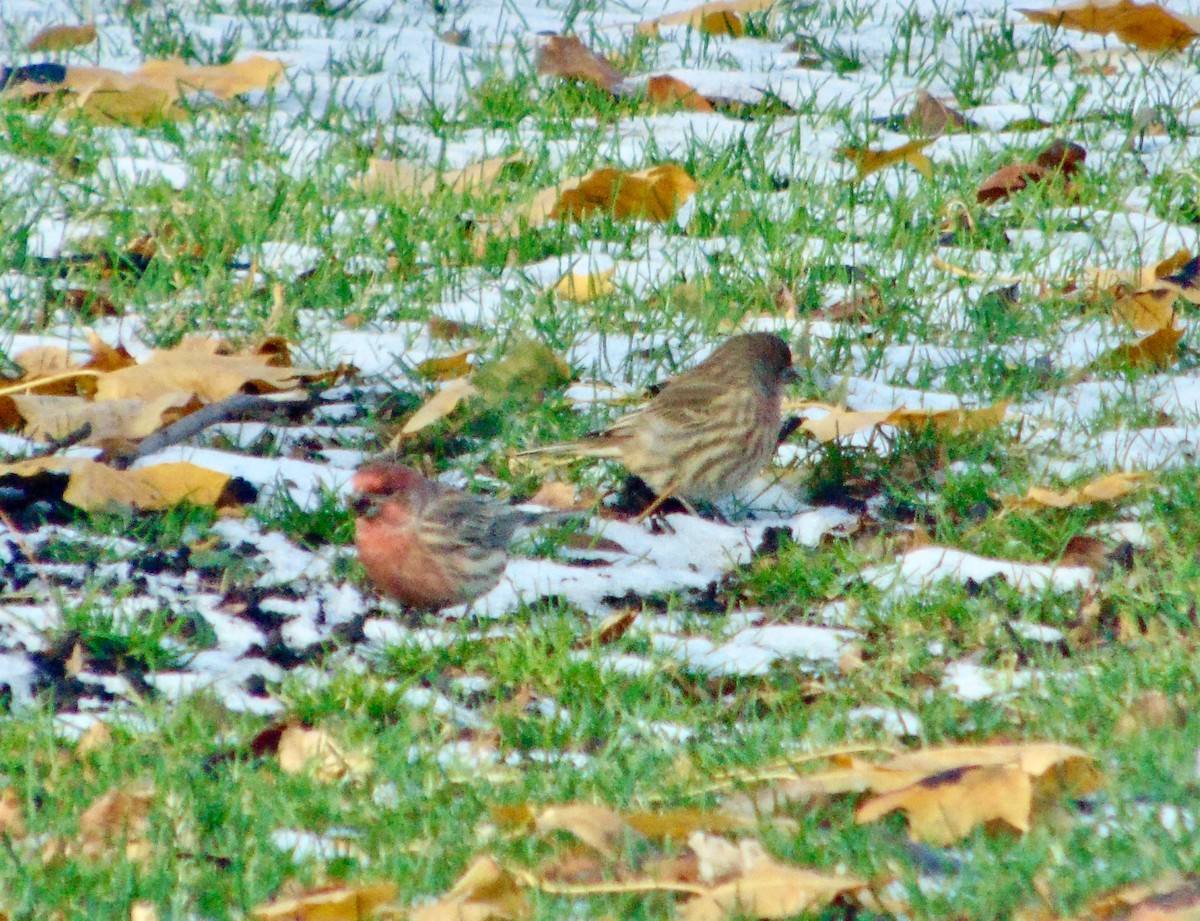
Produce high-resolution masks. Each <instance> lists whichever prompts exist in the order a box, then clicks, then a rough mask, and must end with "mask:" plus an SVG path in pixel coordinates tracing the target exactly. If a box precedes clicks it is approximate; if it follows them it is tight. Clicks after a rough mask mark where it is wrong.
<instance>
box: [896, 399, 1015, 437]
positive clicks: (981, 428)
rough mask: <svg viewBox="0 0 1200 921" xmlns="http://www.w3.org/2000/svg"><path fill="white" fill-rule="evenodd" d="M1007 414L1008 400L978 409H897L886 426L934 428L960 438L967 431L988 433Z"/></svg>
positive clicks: (941, 432)
mask: <svg viewBox="0 0 1200 921" xmlns="http://www.w3.org/2000/svg"><path fill="white" fill-rule="evenodd" d="M1007 414H1008V401H1007V400H1003V401H1001V402H999V403H995V404H993V405H992V406H982V407H980V408H979V409H898V410H896V411H895V412H894V413H893V414H892V417H891V418H890V419H888V420H887V423H886V424H887V425H894V426H896V427H897V428H906V429H909V430H918V431H919V430H921V429H924V428H928V427H932V428H934V429H935V430H936V431H937V432H938V433H940V434H942V435H961V434H963V433H964V432H987V431H990V430H992V429H994V428H996V426H998V425H999V424H1000V423H1001V422H1003V421H1004V417H1005V416H1006V415H1007Z"/></svg>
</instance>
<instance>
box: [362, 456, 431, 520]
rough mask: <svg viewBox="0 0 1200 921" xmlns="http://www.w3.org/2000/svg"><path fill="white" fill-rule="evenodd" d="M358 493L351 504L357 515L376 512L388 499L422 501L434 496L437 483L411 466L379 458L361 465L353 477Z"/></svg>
mask: <svg viewBox="0 0 1200 921" xmlns="http://www.w3.org/2000/svg"><path fill="white" fill-rule="evenodd" d="M350 485H351V487H353V489H354V491H355V493H356V495H355V497H354V499H353V500H352V501H351V504H350V507H351V508H352V509H353V511H354V513H355V514H357V515H368V516H370V515H374V514H377V513H378V511H379V506H380V503H381V502H383V501H385V500H387V499H396V498H399V499H400V500H401V501H406V500H407V501H409V502H413V501H421V500H424V499H426V498H427V497H429V496H430V495H433V494H434V493H436V491H437V486H436V484H434V483H433V482H432V481H430V480H428V479H426V478H425V477H423V476H422V475H421V474H419V473H418V472H417V471H415V470H413V469H412V468H411V467H405V466H404V465H403V464H394V463H389V462H386V461H376V462H374V463H369V464H364V465H363V466H362V467H359V468H358V470H357V471H355V474H354V476H353V478H352V479H351V480H350Z"/></svg>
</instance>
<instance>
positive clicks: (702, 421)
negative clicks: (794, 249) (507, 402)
mask: <svg viewBox="0 0 1200 921" xmlns="http://www.w3.org/2000/svg"><path fill="white" fill-rule="evenodd" d="M795 378H796V371H795V368H793V367H792V353H791V350H790V349H789V348H788V346H787V343H786V342H784V341H783V340H782V339H781V338H779V336H776V335H774V334H773V333H745V334H743V335H740V336H734V337H733V338H731V339H727V340H726V341H725V342H723V343H722V344H721V345H720V346H718V347H717V349H716V350H715V351H714V352H713V353H712V354H711V355H709V356H708V358H706V359H704V361H702V362H700V364H698V365H696V366H695V367H694V368H691V369H690V370H688V371H685V372H683V373H682V374H680V375H678V376H677V377H674V378H672V379H671V380H669V381H667V383H666V384H665V385H664V386H663V388H662V389H661V390H660V391H659V392H658V393H657V394H656V395H655V396H654V397H653V398H651V399H650V401H649V402H647V403H646V405H645V406H642V407H640V408H639V409H636V410H634V411H633V412H631V413H629V414H628V415H625V416H622V417H621V418H620V419H618V420H617V421H616V422H615V423H613V424H612V425H611V426H609V427H608V428H607V429H604V430H603V431H601V432H596V433H593V434H591V435H587V436H585V437H584V438H582V439H580V440H579V441H570V442H565V443H563V444H556V445H547V446H546V447H541V448H533V449H531V450H528V451H523V452H521V454H520V455H518V456H529V455H535V454H565V455H575V456H577V457H601V458H611V459H613V460H617V461H620V462H621V463H622V464H623V465H624V466H625V467H626V469H628V470H629V472H630V473H632V474H635V475H636V476H638V477H641V479H642V480H644V481H645V482H646V485H648V486H649V487H650V488H651V489H652V490H654V492H655V494H656V495H657V496H658V501H659V502H661V501H662V500H663V499H665V498H667V497H669V496H674V497H676V498H679V499H683V500H698V501H706V502H711V501H713V500H715V499H721V498H724V497H726V496H728V495H729V494H730V493H733V492H736V491H737V490H738V489H740V488H741V487H743V486H745V485H746V484H747V483H748V482H749V481H750V480H751V479H753V478H754V477H755V476H757V475H758V474H759V473H760V472H761V471H762V469H763V468H764V467H765V466H766V465H767V464H768V463H769V462H770V460H771V458H772V457H773V456H774V454H775V448H776V446H777V445H778V440H779V430H780V424H781V422H782V401H783V388H784V386H785V385H786V384H787V383H788V382H789V381H792V380H794V379H795ZM657 504H658V503H655V507H656V506H657ZM643 514H645V513H643Z"/></svg>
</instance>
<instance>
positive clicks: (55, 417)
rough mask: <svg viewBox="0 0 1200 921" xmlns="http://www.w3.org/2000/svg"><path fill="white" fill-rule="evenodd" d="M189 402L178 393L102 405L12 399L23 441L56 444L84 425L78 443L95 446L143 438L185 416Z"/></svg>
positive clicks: (78, 400) (49, 398) (58, 399)
mask: <svg viewBox="0 0 1200 921" xmlns="http://www.w3.org/2000/svg"><path fill="white" fill-rule="evenodd" d="M193 400H194V397H193V396H192V394H190V393H184V392H180V391H176V392H173V393H171V392H168V393H163V394H161V395H159V396H157V397H153V398H150V399H135V400H106V401H104V402H102V403H96V402H93V401H92V400H87V399H84V398H83V397H70V396H61V397H56V396H40V395H35V394H28V395H17V394H14V395H13V396H12V401H13V404H14V405H15V406H16V409H17V412H18V413H20V415H21V418H22V419H23V420H24V421H25V427H24V430H23V432H24V435H25V437H26V438H32V439H34V440H37V441H56V440H60V439H63V438H66V437H67V436H68V435H71V434H73V433H75V432H77V431H79V429H81V428H82V427H83V426H84V425H87V426H90V427H91V434H90V435H88V437H87V438H86V439H84V440H83V441H82V442H81V443H82V444H98V443H100V442H102V441H105V440H108V439H113V438H119V439H130V440H137V439H139V438H145V437H146V436H147V435H149V434H151V433H152V432H156V431H158V430H159V429H160V428H162V427H163V426H164V425H168V424H169V423H171V422H174V421H175V420H176V419H179V418H181V417H182V416H184V415H187V412H186V411H185V409H186V408H187V407H188V404H189V403H192V401H193ZM191 408H192V409H195V408H198V406H195V405H194V406H192V407H191Z"/></svg>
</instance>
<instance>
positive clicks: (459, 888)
mask: <svg viewBox="0 0 1200 921" xmlns="http://www.w3.org/2000/svg"><path fill="white" fill-rule="evenodd" d="M408 917H409V921H493V919H494V921H517V919H522V918H528V917H531V912H530V906H529V903H528V901H527V900H526V898H525V894H524V893H523V892H522V891H521V889H520V888H519V887H518V886H517V881H516V879H515V878H514V877H513V876H512V874H511V873H508V872H507V871H505V870H504V869H503V868H502V867H501V866H500V864H498V863H497V862H496V861H495V860H494V859H493V858H491V857H477V858H476V859H475V861H474V862H473V863H472V864H471V865H470V866H469V867H467V869H466V872H464V873H463V875H462V876H461V877H460V878H459V880H458V882H457V883H455V884H454V888H453V889H451V890H450V891H449V892H447V893H446V894H445V895H444V896H442V898H441V899H439V900H438V901H437V902H436V903H434V904H433V905H422V906H421V907H419V908H413V909H410V912H409V915H408Z"/></svg>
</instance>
